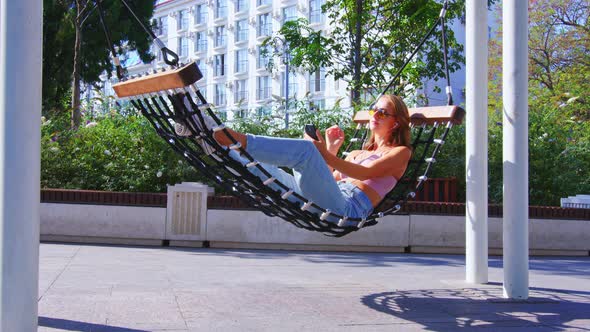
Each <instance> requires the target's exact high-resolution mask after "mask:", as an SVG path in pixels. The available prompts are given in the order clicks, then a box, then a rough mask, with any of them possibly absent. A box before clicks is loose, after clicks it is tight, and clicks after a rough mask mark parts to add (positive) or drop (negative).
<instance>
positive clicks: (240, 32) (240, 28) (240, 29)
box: [236, 20, 248, 42]
mask: <svg viewBox="0 0 590 332" xmlns="http://www.w3.org/2000/svg"><path fill="white" fill-rule="evenodd" d="M243 40H248V22H247V21H246V20H240V21H237V22H236V42H239V41H243Z"/></svg>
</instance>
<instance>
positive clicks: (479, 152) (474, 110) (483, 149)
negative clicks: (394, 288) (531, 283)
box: [465, 0, 488, 284]
mask: <svg viewBox="0 0 590 332" xmlns="http://www.w3.org/2000/svg"><path fill="white" fill-rule="evenodd" d="M466 7H467V8H466V19H467V25H466V29H465V30H466V37H467V38H466V56H465V59H466V79H467V81H466V85H467V89H466V108H467V109H468V110H470V111H469V112H468V113H467V114H466V115H465V118H466V125H465V133H466V139H465V145H466V155H465V161H466V164H465V177H466V179H465V182H466V185H467V192H466V194H467V196H466V202H465V203H466V204H465V268H466V270H465V272H466V277H465V279H466V281H467V282H470V283H477V284H483V283H487V282H488V136H487V135H481V133H485V132H487V126H488V98H487V96H488V86H487V83H488V82H487V79H485V78H486V77H487V73H488V24H487V15H488V7H487V2H486V1H485V0H467V4H466Z"/></svg>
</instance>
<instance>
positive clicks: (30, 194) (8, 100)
mask: <svg viewBox="0 0 590 332" xmlns="http://www.w3.org/2000/svg"><path fill="white" fill-rule="evenodd" d="M42 9H43V8H42V1H41V0H18V1H15V0H0V15H1V18H0V143H1V144H0V172H1V175H0V187H1V189H2V190H1V191H0V257H1V258H0V278H1V280H0V283H1V285H0V286H1V287H0V331H7V332H8V331H19V332H20V331H23V332H28V331H31V332H32V331H37V293H38V290H37V289H38V279H39V278H38V276H39V272H38V271H39V196H40V195H39V180H40V148H39V146H40V122H41V119H40V118H41V72H42V69H41V68H42V66H41V63H42V54H41V43H42V37H41V34H42V31H43V29H42V20H43V16H42Z"/></svg>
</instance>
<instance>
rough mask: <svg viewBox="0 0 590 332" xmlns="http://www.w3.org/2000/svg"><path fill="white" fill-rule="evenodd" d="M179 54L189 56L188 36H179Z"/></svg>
mask: <svg viewBox="0 0 590 332" xmlns="http://www.w3.org/2000/svg"><path fill="white" fill-rule="evenodd" d="M178 55H179V56H188V38H186V37H179V38H178Z"/></svg>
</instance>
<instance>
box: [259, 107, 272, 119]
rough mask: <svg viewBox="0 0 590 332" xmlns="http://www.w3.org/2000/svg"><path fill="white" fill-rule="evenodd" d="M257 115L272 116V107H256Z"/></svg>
mask: <svg viewBox="0 0 590 332" xmlns="http://www.w3.org/2000/svg"><path fill="white" fill-rule="evenodd" d="M256 115H258V116H259V117H265V116H271V115H272V109H271V108H270V107H268V106H260V107H258V108H257V109H256Z"/></svg>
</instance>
